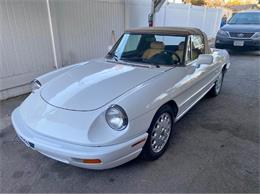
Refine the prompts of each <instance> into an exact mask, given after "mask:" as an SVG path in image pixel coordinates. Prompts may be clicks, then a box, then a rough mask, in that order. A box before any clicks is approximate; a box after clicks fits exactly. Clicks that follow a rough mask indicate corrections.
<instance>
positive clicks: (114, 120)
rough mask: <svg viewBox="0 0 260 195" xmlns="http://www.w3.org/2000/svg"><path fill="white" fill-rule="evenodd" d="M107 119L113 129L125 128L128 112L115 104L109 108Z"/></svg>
mask: <svg viewBox="0 0 260 195" xmlns="http://www.w3.org/2000/svg"><path fill="white" fill-rule="evenodd" d="M106 121H107V123H108V125H109V126H110V127H111V128H112V129H114V130H117V131H121V130H123V129H125V128H126V126H127V124H128V118H127V115H126V112H125V111H124V109H123V108H121V107H120V106H118V105H113V106H111V107H109V108H108V109H107V111H106Z"/></svg>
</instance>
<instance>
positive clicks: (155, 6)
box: [148, 0, 166, 27]
mask: <svg viewBox="0 0 260 195" xmlns="http://www.w3.org/2000/svg"><path fill="white" fill-rule="evenodd" d="M165 1H166V0H152V6H151V12H150V14H149V15H148V24H149V27H153V25H154V17H155V13H156V12H158V11H159V10H160V8H161V7H162V5H163V4H164V2H165Z"/></svg>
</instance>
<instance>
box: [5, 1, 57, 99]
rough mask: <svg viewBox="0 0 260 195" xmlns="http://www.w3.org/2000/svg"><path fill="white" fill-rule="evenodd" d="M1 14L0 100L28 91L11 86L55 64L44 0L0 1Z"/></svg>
mask: <svg viewBox="0 0 260 195" xmlns="http://www.w3.org/2000/svg"><path fill="white" fill-rule="evenodd" d="M0 14H1V15H0V27H1V28H0V33H1V36H0V37H1V39H0V52H1V61H0V99H3V98H5V97H9V96H10V95H12V94H13V95H16V94H19V93H21V91H24V90H28V89H26V88H24V89H23V87H22V89H19V90H17V89H13V88H14V87H17V86H23V85H25V84H26V83H28V81H30V80H32V79H33V78H34V77H35V76H38V75H39V74H43V73H44V72H47V71H50V70H52V69H53V68H54V67H53V56H52V52H51V37H50V29H49V22H48V17H47V16H48V14H47V10H46V1H45V0H37V1H34V0H1V1H0ZM9 93H11V94H9Z"/></svg>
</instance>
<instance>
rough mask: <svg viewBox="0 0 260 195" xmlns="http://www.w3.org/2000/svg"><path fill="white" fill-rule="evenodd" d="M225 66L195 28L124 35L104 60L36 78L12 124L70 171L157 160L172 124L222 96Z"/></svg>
mask: <svg viewBox="0 0 260 195" xmlns="http://www.w3.org/2000/svg"><path fill="white" fill-rule="evenodd" d="M229 65H230V62H229V55H228V53H227V52H226V50H218V49H210V48H209V46H208V42H207V37H206V35H205V34H204V33H202V32H201V31H200V30H199V29H196V28H175V27H167V28H166V27H160V28H159V27H155V28H142V29H133V30H128V31H126V32H125V33H124V34H123V35H122V37H121V38H120V39H119V40H118V41H117V43H116V44H115V45H114V46H113V48H112V49H111V51H110V52H109V53H108V54H107V56H106V57H105V58H102V59H96V60H91V61H89V62H86V63H80V64H75V65H72V66H68V67H65V68H62V69H58V70H56V71H53V72H50V73H48V74H45V75H43V76H40V77H39V78H37V79H35V80H34V81H33V83H32V93H31V94H30V96H29V97H28V98H26V100H25V101H24V102H23V103H22V104H21V105H20V106H19V107H18V108H16V109H15V110H14V112H13V113H12V123H13V126H14V128H15V130H16V132H17V134H18V136H19V138H20V139H21V140H22V141H23V142H24V143H25V144H26V145H27V146H29V147H31V148H32V149H34V150H37V151H38V152H40V153H42V154H44V155H46V156H48V157H50V158H53V159H56V160H58V161H61V162H64V163H68V164H72V165H75V166H79V167H83V168H89V169H107V168H112V167H116V166H118V165H121V164H123V163H125V162H127V161H130V160H132V159H134V158H136V157H137V156H141V157H142V158H144V159H146V160H155V159H157V158H159V157H160V156H161V155H162V154H163V153H164V152H165V150H166V148H167V145H168V143H169V140H170V137H171V135H172V132H173V127H174V124H175V123H176V121H178V120H179V119H180V118H181V117H182V116H183V115H184V114H185V113H186V112H187V111H188V110H189V109H190V108H191V107H192V106H193V105H194V104H195V103H196V102H198V101H199V100H200V99H201V98H202V97H203V96H204V95H205V94H206V93H210V95H212V96H217V95H218V94H219V93H220V91H221V86H222V82H223V78H224V74H225V73H226V71H227V69H228V68H229Z"/></svg>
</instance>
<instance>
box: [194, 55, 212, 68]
mask: <svg viewBox="0 0 260 195" xmlns="http://www.w3.org/2000/svg"><path fill="white" fill-rule="evenodd" d="M212 63H213V56H212V55H209V54H200V55H199V57H198V59H197V65H201V64H208V65H211V64H212Z"/></svg>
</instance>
